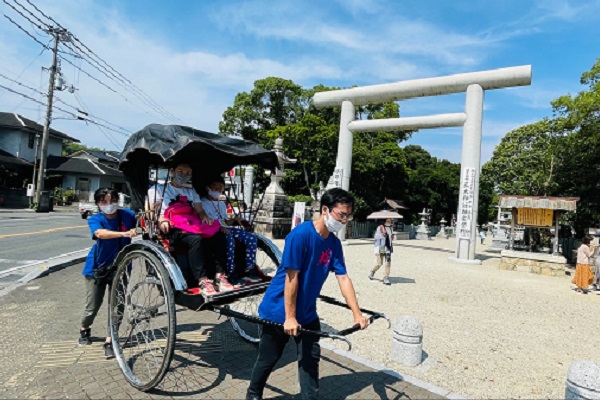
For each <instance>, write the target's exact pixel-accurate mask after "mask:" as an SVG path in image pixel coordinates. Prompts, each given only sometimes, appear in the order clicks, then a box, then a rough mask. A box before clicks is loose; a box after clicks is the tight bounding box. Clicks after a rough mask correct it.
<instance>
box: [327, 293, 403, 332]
mask: <svg viewBox="0 0 600 400" xmlns="http://www.w3.org/2000/svg"><path fill="white" fill-rule="evenodd" d="M319 299H320V300H322V301H324V302H326V303H329V304H333V305H336V306H341V307H345V308H347V309H350V307H348V304H346V303H342V302H341V301H339V300H336V299H334V298H333V297H329V296H324V295H321V296H319ZM359 310H360V311H361V312H363V313H365V314H369V315H371V316H370V317H369V325H370V324H371V323H373V322H374V321H375V320H376V319H379V318H383V319H385V320H386V321H387V324H388V329H390V328H391V327H392V322H391V321H390V319H389V318H388V317H387V316H386V315H385V314H384V313H380V312H377V311H371V310H367V309H365V308H359ZM358 330H360V325H359V324H356V325H354V326H352V327H350V328H347V329H344V330H341V331H339V332H338V334H340V335H344V336H345V335H349V334H350V333H352V332H356V331H358Z"/></svg>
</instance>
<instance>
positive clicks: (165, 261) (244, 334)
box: [108, 124, 389, 391]
mask: <svg viewBox="0 0 600 400" xmlns="http://www.w3.org/2000/svg"><path fill="white" fill-rule="evenodd" d="M179 162H185V163H187V164H189V165H190V166H191V167H192V170H193V174H192V182H191V184H192V187H194V188H195V189H196V191H197V192H199V193H202V192H201V188H202V187H203V185H204V184H206V182H204V179H205V178H206V177H207V176H214V174H215V173H224V172H226V171H230V170H231V169H232V168H233V167H234V166H238V165H250V164H255V165H260V166H262V167H263V168H265V169H271V170H272V169H274V168H276V167H277V166H278V160H277V156H276V154H275V153H274V152H272V151H268V150H266V149H264V148H262V147H260V146H259V145H257V144H256V143H253V142H251V141H248V140H240V139H237V138H229V137H224V136H219V135H216V134H213V133H209V132H204V131H200V130H197V129H193V128H190V127H185V126H178V125H158V124H152V125H148V126H146V127H145V128H143V129H142V130H140V131H139V132H136V133H134V134H133V135H132V136H131V137H130V138H129V140H128V141H127V143H126V144H125V147H124V150H123V152H122V153H121V157H120V163H119V169H120V170H121V171H123V174H124V175H125V178H126V180H127V183H128V186H129V189H130V192H131V193H130V195H131V208H132V209H133V210H136V212H137V213H138V214H137V215H138V227H139V228H140V229H141V230H142V240H135V241H133V242H132V243H131V244H129V245H127V246H125V247H124V248H123V249H122V250H121V251H120V252H119V254H118V256H117V259H116V260H115V262H114V263H113V264H112V266H111V273H112V278H111V279H112V285H111V290H110V294H109V307H108V309H109V310H108V321H109V330H110V336H111V338H112V343H113V350H114V353H115V357H116V360H117V362H118V364H119V367H120V368H121V370H122V372H123V375H124V377H125V379H126V380H127V381H128V382H129V383H130V384H131V385H132V386H133V387H135V388H137V389H138V390H141V391H148V390H151V389H153V388H155V387H156V386H157V385H159V384H160V382H161V381H162V379H163V378H164V376H165V374H166V373H167V371H168V369H169V365H170V363H171V360H172V358H173V353H174V349H175V341H176V330H177V322H176V312H175V307H176V305H180V306H184V307H187V308H189V309H192V310H195V311H213V312H217V313H219V314H221V315H223V316H226V317H227V318H228V319H229V322H230V323H231V325H232V327H233V329H234V330H235V332H237V334H239V336H240V337H241V338H242V339H244V340H246V341H249V342H252V343H257V342H258V341H259V330H258V327H259V326H260V325H267V324H273V323H272V322H270V321H266V320H263V319H262V318H260V317H259V316H258V312H257V310H258V305H259V304H260V301H261V299H262V296H263V294H264V292H265V291H266V289H267V287H268V286H269V281H270V279H271V278H272V277H273V276H274V275H275V272H276V270H277V267H278V266H279V263H280V261H281V256H282V253H281V250H280V249H279V248H277V246H276V245H275V244H274V243H273V242H272V241H271V240H269V239H268V238H267V237H265V236H263V235H260V234H256V236H257V241H258V251H257V256H256V262H255V271H253V272H254V273H255V275H256V274H257V275H258V276H260V278H261V281H260V282H251V283H249V284H247V285H244V286H240V287H239V288H237V289H235V290H233V291H229V292H223V293H216V294H214V295H210V296H204V295H201V294H192V293H190V290H189V288H190V287H191V285H193V282H192V283H190V280H189V279H187V277H186V270H187V268H185V265H184V264H185V263H186V262H187V260H186V257H185V251H184V252H181V251H180V249H177V248H175V247H174V246H171V245H170V243H169V241H168V238H166V237H165V236H164V235H163V234H162V232H161V231H160V230H159V229H158V213H157V212H156V210H152V209H151V207H148V204H149V202H151V201H152V200H151V199H147V196H146V194H147V193H148V189H149V187H150V186H151V184H152V182H150V175H152V174H151V171H153V170H154V171H155V172H157V171H158V169H159V168H167V167H169V166H172V165H174V164H176V163H179ZM153 175H154V176H158V173H154V174H153ZM236 253H240V254H241V255H242V259H241V260H239V257H238V254H236V264H241V265H243V264H244V262H243V261H244V260H243V255H244V254H245V252H236ZM238 261H241V262H238ZM243 269H244V268H243V267H242V269H241V271H240V270H239V269H238V271H240V274H243V273H244V271H243ZM320 300H321V301H324V302H327V303H329V304H333V305H338V306H342V307H347V305H346V304H345V303H342V302H339V301H337V300H336V299H333V298H330V297H327V296H321V297H320ZM361 311H362V312H363V313H365V314H367V315H369V316H370V322H373V321H374V320H376V319H378V318H385V319H386V320H387V318H386V317H385V315H383V314H381V313H377V312H373V311H369V310H365V309H361ZM388 327H389V320H388ZM359 329H360V327H359V326H353V327H351V328H348V329H344V330H341V331H338V332H333V333H332V332H322V331H318V332H315V331H308V330H301V334H312V335H318V336H321V337H325V338H331V339H337V340H342V341H344V342H345V343H346V344H347V345H348V348H349V349H350V348H351V343H350V341H349V340H348V339H347V338H346V337H345V336H346V335H348V334H350V333H352V332H355V331H357V330H359Z"/></svg>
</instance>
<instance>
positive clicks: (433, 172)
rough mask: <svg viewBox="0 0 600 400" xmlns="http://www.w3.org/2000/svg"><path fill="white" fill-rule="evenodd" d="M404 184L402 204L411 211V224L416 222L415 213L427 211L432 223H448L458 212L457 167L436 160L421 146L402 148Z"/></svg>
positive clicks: (417, 219)
mask: <svg viewBox="0 0 600 400" xmlns="http://www.w3.org/2000/svg"><path fill="white" fill-rule="evenodd" d="M404 155H405V157H406V165H407V167H408V168H407V174H408V182H407V186H406V193H405V199H406V201H405V204H406V205H407V206H408V207H409V208H410V210H411V221H406V222H413V223H417V222H418V221H419V217H418V215H417V214H418V213H419V212H421V210H423V208H429V209H431V210H432V213H433V216H432V217H433V221H432V223H437V222H438V221H439V219H441V217H444V218H445V219H446V220H448V221H449V218H450V217H451V215H452V214H456V210H457V209H458V192H459V187H460V164H454V163H451V162H449V161H448V160H438V159H437V158H435V157H432V156H431V155H430V154H429V152H427V151H426V150H425V149H423V148H422V147H421V146H415V145H410V146H406V147H404Z"/></svg>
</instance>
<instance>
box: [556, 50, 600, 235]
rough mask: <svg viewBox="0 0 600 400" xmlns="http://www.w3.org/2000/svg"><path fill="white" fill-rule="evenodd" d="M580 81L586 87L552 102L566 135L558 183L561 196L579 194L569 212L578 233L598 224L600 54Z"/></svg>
mask: <svg viewBox="0 0 600 400" xmlns="http://www.w3.org/2000/svg"><path fill="white" fill-rule="evenodd" d="M580 83H581V84H582V85H586V86H587V88H586V90H583V91H581V92H579V93H578V94H577V95H575V96H571V95H565V96H561V97H559V98H557V99H556V100H554V101H553V102H552V106H553V107H554V110H555V112H556V113H557V118H556V123H555V126H556V129H557V131H559V132H560V133H561V134H563V135H565V139H564V140H563V143H562V146H561V152H560V160H561V168H560V172H559V177H558V186H559V190H560V193H561V194H562V195H563V196H573V197H579V198H580V201H579V202H578V205H577V213H576V214H574V215H571V216H572V217H573V220H574V225H575V229H576V231H577V235H578V236H579V237H581V236H582V235H584V234H585V233H586V230H587V228H589V227H591V226H599V225H600V190H599V186H598V181H599V180H600V58H598V59H597V60H596V62H595V63H594V65H593V66H592V68H591V69H590V70H589V71H586V72H584V73H583V74H582V76H581V80H580Z"/></svg>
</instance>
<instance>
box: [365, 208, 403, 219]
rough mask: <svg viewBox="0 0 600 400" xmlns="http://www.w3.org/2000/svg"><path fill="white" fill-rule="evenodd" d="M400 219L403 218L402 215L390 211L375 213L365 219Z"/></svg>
mask: <svg viewBox="0 0 600 400" xmlns="http://www.w3.org/2000/svg"><path fill="white" fill-rule="evenodd" d="M388 218H391V219H402V218H404V217H403V216H402V215H400V214H398V213H397V212H395V211H391V210H383V211H375V212H374V213H372V214H371V215H369V216H368V217H367V219H388Z"/></svg>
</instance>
